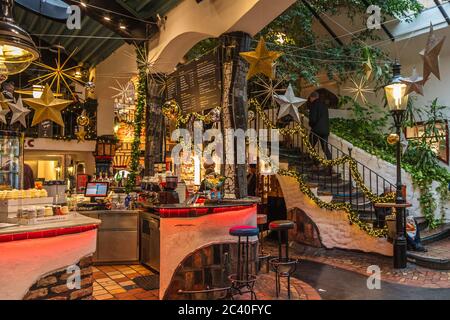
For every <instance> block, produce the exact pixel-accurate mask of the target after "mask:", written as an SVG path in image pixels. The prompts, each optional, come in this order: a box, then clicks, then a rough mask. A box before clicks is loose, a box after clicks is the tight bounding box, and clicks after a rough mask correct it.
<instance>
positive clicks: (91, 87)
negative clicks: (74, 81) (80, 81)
mask: <svg viewBox="0 0 450 320" xmlns="http://www.w3.org/2000/svg"><path fill="white" fill-rule="evenodd" d="M84 87H85V88H86V90H88V91H94V90H95V83H94V82H93V81H88V82H86V83H85V85H84Z"/></svg>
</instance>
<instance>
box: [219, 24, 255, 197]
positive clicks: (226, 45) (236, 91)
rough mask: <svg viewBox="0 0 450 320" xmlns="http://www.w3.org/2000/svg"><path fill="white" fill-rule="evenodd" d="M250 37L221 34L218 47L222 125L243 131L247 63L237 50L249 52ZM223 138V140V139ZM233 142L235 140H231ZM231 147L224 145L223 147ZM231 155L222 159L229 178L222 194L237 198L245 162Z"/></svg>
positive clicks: (243, 193) (243, 194) (244, 187)
mask: <svg viewBox="0 0 450 320" xmlns="http://www.w3.org/2000/svg"><path fill="white" fill-rule="evenodd" d="M250 40H251V37H250V36H249V35H248V34H246V33H243V32H233V33H229V34H224V35H222V36H221V43H222V44H223V50H222V57H221V61H222V63H223V64H222V109H223V114H222V127H223V130H224V132H225V130H226V129H242V130H244V131H246V130H247V111H246V104H247V80H246V75H247V71H248V66H247V64H246V63H245V62H244V61H243V60H242V59H241V58H240V56H239V53H240V52H243V51H249V49H250ZM225 140H226V139H225ZM235 143H236V140H235ZM229 147H231V146H227V145H225V150H227V149H228V148H229ZM234 150H235V157H234V159H232V161H230V159H225V160H226V163H233V164H225V169H224V171H225V175H226V176H227V177H229V178H230V180H228V181H227V183H226V185H225V192H226V193H234V194H235V195H236V197H237V198H243V197H246V196H247V165H246V164H236V146H234Z"/></svg>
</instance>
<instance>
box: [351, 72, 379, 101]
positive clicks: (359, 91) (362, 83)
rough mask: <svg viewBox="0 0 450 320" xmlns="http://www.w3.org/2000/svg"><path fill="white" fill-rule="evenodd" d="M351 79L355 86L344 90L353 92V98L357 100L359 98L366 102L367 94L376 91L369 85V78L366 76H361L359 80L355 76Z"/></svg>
mask: <svg viewBox="0 0 450 320" xmlns="http://www.w3.org/2000/svg"><path fill="white" fill-rule="evenodd" d="M350 81H351V82H352V83H353V87H347V88H345V89H344V90H346V91H348V92H350V93H353V100H355V101H357V100H358V99H361V101H362V103H364V104H366V103H367V99H366V94H367V93H374V91H373V90H372V89H369V87H368V86H367V80H366V79H364V77H361V79H360V80H359V82H357V81H356V80H355V79H353V78H351V79H350Z"/></svg>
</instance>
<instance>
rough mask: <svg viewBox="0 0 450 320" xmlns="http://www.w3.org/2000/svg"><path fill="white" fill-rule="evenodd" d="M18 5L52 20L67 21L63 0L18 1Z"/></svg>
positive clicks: (66, 5) (65, 6) (65, 4)
mask: <svg viewBox="0 0 450 320" xmlns="http://www.w3.org/2000/svg"><path fill="white" fill-rule="evenodd" d="M16 3H18V4H20V5H21V6H23V7H25V8H27V9H29V10H32V11H34V12H36V13H39V14H42V15H44V16H47V17H49V18H52V19H58V20H65V19H67V16H68V15H67V7H68V6H69V5H68V4H67V3H65V2H64V1H62V0H16Z"/></svg>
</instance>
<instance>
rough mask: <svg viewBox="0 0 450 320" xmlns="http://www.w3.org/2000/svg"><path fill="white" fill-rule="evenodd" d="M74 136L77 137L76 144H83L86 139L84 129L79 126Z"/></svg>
mask: <svg viewBox="0 0 450 320" xmlns="http://www.w3.org/2000/svg"><path fill="white" fill-rule="evenodd" d="M75 135H76V136H77V140H78V143H80V142H84V141H85V139H86V131H85V130H84V127H83V126H80V128H79V129H78V132H77V133H75Z"/></svg>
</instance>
